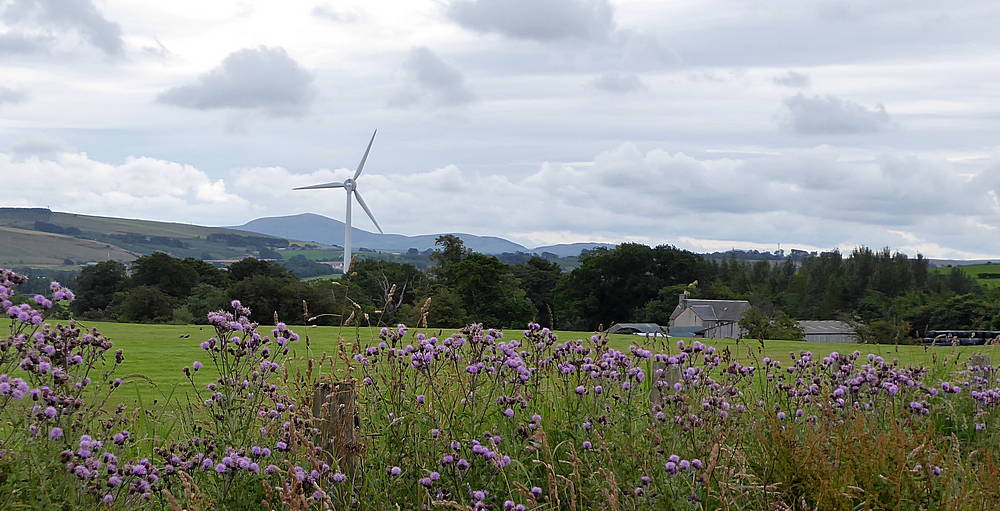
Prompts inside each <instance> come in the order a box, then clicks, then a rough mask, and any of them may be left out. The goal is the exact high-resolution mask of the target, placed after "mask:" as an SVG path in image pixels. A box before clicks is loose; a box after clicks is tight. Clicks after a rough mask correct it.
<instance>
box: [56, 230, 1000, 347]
mask: <svg viewBox="0 0 1000 511" xmlns="http://www.w3.org/2000/svg"><path fill="white" fill-rule="evenodd" d="M431 257H432V259H433V263H434V264H433V266H431V267H430V268H429V269H427V270H422V269H418V268H416V267H414V266H411V265H408V264H403V263H399V262H390V261H376V260H362V261H357V262H355V263H354V264H353V265H352V268H351V272H350V274H348V275H346V276H344V277H343V278H342V279H340V280H338V281H325V280H317V281H303V280H301V279H300V278H298V276H297V275H296V274H295V273H293V272H292V271H290V270H289V268H287V267H285V266H282V265H280V264H278V263H274V262H269V261H262V260H258V259H252V258H248V259H244V260H242V261H239V262H237V263H234V264H232V265H230V267H229V268H228V269H220V268H216V267H215V266H212V265H211V264H209V263H206V262H204V261H200V260H197V259H191V258H188V259H177V258H173V257H170V256H169V255H166V254H163V253H156V254H153V255H149V256H144V257H140V258H139V259H138V260H136V261H135V262H134V263H133V266H132V268H131V270H130V271H126V268H125V266H123V265H122V264H120V263H116V262H110V261H109V262H103V263H99V264H97V265H94V266H91V267H88V268H86V269H84V270H83V271H82V272H81V273H80V275H79V277H78V278H77V282H76V288H77V291H78V292H77V296H78V299H77V301H76V302H75V303H74V305H73V307H74V313H76V314H78V315H80V316H82V317H91V318H102V319H112V320H120V321H172V322H197V321H199V320H201V318H204V316H205V314H206V313H207V312H208V311H210V310H214V309H218V308H221V307H223V306H225V305H226V304H227V303H228V302H229V301H230V300H232V299H240V300H241V301H242V302H243V303H245V304H247V305H249V306H250V307H251V308H252V309H253V310H254V311H255V312H254V313H255V314H257V315H258V316H259V317H257V318H256V319H257V320H258V321H261V322H271V321H273V316H274V314H275V313H276V314H277V315H278V317H279V318H280V319H281V320H282V321H285V322H288V323H302V322H307V321H311V322H315V323H319V324H342V323H347V322H350V323H352V324H393V323H397V322H405V323H411V324H426V325H428V326H434V327H457V326H462V325H464V324H467V323H469V322H479V323H483V324H486V325H491V326H501V327H520V326H523V325H524V324H526V323H528V322H529V321H535V322H538V323H541V324H542V325H545V326H549V327H554V328H560V329H571V330H594V329H597V328H599V327H600V326H602V325H603V326H605V327H606V326H609V325H611V324H613V323H615V322H628V321H640V322H655V323H660V324H666V323H667V322H668V321H669V317H670V313H671V312H672V311H673V309H674V308H675V307H676V305H677V302H678V295H681V294H686V295H688V296H690V297H692V298H710V299H745V300H749V301H750V302H751V304H752V305H753V306H754V312H753V314H754V316H753V317H754V318H755V321H758V322H760V321H762V320H761V319H760V318H764V319H763V321H764V323H765V324H772V325H774V327H775V328H776V329H777V330H775V332H776V334H775V335H781V334H780V332H784V331H792V330H791V328H792V327H791V326H790V325H792V326H793V325H794V321H792V319H841V320H847V321H854V322H857V323H859V324H863V325H865V327H864V328H865V330H864V334H865V335H869V336H872V337H873V338H876V339H878V340H882V341H887V340H890V339H892V338H896V339H897V340H899V339H903V338H907V339H908V338H913V337H917V336H922V335H924V333H926V332H927V331H928V330H930V329H1000V307H998V306H1000V291H998V290H996V289H983V288H981V287H979V286H978V285H977V284H976V282H975V281H974V280H972V279H970V278H969V277H968V276H967V275H966V274H964V273H962V272H961V271H959V270H958V269H957V268H956V269H953V270H952V271H950V272H945V273H938V272H934V271H931V270H930V268H929V265H928V261H927V259H925V258H923V257H922V256H920V255H917V256H916V257H913V258H911V257H908V256H906V255H905V254H901V253H893V252H891V251H889V250H888V249H885V250H881V251H874V250H871V249H869V248H864V247H862V248H858V249H856V250H854V251H852V252H851V253H850V254H847V255H844V254H841V253H840V252H836V251H834V252H826V253H821V254H816V255H810V256H807V257H805V258H800V259H799V260H793V259H792V258H786V259H784V260H760V261H756V262H747V261H744V260H738V259H736V258H728V259H722V260H717V259H712V258H707V257H703V256H701V255H699V254H695V253H693V252H690V251H687V250H682V249H678V248H676V247H672V246H668V245H661V246H656V247H649V246H645V245H641V244H635V243H625V244H622V245H619V246H617V247H615V248H612V249H606V248H601V249H596V250H592V251H587V252H584V253H583V254H582V255H581V256H580V265H579V266H578V267H577V268H575V269H573V270H572V271H569V272H563V271H562V270H561V268H560V267H559V265H557V264H555V263H554V262H552V261H551V260H549V259H546V258H543V257H530V258H528V259H526V260H524V259H522V260H520V261H519V262H518V263H517V264H508V263H506V262H504V261H502V260H501V259H500V258H497V257H494V256H490V255H485V254H480V253H476V252H472V251H470V250H468V249H467V248H466V247H465V246H464V244H463V243H462V240H461V239H459V238H458V237H456V236H452V235H444V236H441V237H439V238H438V240H437V250H435V251H434V252H433V254H432V255H431ZM297 262H299V263H301V262H302V261H297ZM292 266H293V267H295V265H294V264H293V265H292ZM302 270H303V271H307V270H308V268H302ZM300 273H302V272H300ZM310 318H315V319H312V320H310Z"/></svg>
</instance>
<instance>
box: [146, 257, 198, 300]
mask: <svg viewBox="0 0 1000 511" xmlns="http://www.w3.org/2000/svg"><path fill="white" fill-rule="evenodd" d="M197 284H198V272H197V270H196V269H195V268H193V267H192V266H191V265H189V264H185V263H184V261H182V260H180V259H176V258H173V257H170V256H169V255H167V254H164V253H163V252H156V253H154V254H151V255H148V256H142V257H140V258H138V259H136V260H135V263H134V266H133V270H132V277H131V278H130V285H132V286H152V287H155V288H158V289H159V290H160V291H163V292H164V293H166V294H168V295H170V296H172V297H174V298H185V297H187V295H188V294H190V293H191V289H192V288H194V286H196V285H197Z"/></svg>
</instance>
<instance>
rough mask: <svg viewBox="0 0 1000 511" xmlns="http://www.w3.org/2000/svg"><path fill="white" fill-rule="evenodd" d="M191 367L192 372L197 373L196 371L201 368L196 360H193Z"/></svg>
mask: <svg viewBox="0 0 1000 511" xmlns="http://www.w3.org/2000/svg"><path fill="white" fill-rule="evenodd" d="M191 367H193V368H194V370H195V371H197V370H198V369H201V367H202V366H201V362H198V361H197V360H195V361H194V363H193V364H191Z"/></svg>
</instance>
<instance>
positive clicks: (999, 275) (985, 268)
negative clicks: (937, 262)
mask: <svg viewBox="0 0 1000 511" xmlns="http://www.w3.org/2000/svg"><path fill="white" fill-rule="evenodd" d="M954 268H958V269H959V270H961V271H962V272H963V273H965V274H966V275H968V276H970V277H972V278H973V279H975V280H976V282H978V283H979V285H980V286H983V287H996V286H1000V264H971V265H968V266H955V267H954ZM951 270H952V268H935V269H933V270H931V271H933V272H936V273H948V272H950V271H951ZM980 274H995V275H996V277H994V278H980V277H979V275H980Z"/></svg>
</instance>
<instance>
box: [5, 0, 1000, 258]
mask: <svg viewBox="0 0 1000 511" xmlns="http://www.w3.org/2000/svg"><path fill="white" fill-rule="evenodd" d="M998 25H1000V3H997V2H995V1H976V0H968V1H963V2H941V1H939V0H933V1H932V0H905V1H903V0H881V1H878V2H870V1H837V0H830V1H804V0H768V1H746V0H732V1H726V0H691V1H688V0H678V1H664V0H426V1H425V0H400V1H389V0H365V1H353V0H343V1H336V0H326V1H324V0H294V1H287V2H274V1H249V0H243V1H228V0H213V1H212V2H204V1H202V0H197V1H196V0H171V1H169V2H163V1H146V0H0V182H2V183H3V186H2V187H0V190H2V192H0V207H2V206H7V207H11V206H17V207H22V206H32V207H49V208H52V209H53V210H58V211H68V212H74V213H85V214H97V215H109V216H119V217H128V218H142V219H150V220H164V221H176V222H189V223H197V224H201V225H238V224H242V223H244V222H247V221H249V220H251V219H254V218H258V217H262V216H279V215H289V214H297V213H307V212H308V213H318V214H322V215H326V216H329V217H331V218H336V219H340V220H342V219H343V218H344V206H345V197H346V194H345V193H344V192H343V191H342V190H308V191H292V190H291V189H292V188H294V187H296V186H304V185H310V184H315V183H322V182H328V181H338V180H342V179H343V178H345V177H348V176H349V175H350V174H351V173H352V172H353V170H354V168H355V167H356V166H357V164H358V161H359V160H360V158H361V155H362V153H363V152H364V148H365V145H366V144H367V143H368V139H369V138H370V137H371V134H372V132H373V130H375V129H378V130H379V131H378V135H377V137H376V139H375V143H374V146H373V148H372V152H371V156H370V157H369V159H368V162H367V164H366V167H365V171H364V173H363V174H362V176H361V177H360V179H359V181H358V186H359V191H360V192H361V193H362V194H363V197H364V199H365V201H366V202H367V204H368V205H369V206H370V207H371V209H372V211H373V212H374V214H375V216H376V218H377V219H378V221H379V224H381V226H382V228H383V229H384V230H385V231H386V232H394V233H401V234H411V235H412V234H428V233H438V232H467V233H472V234H480V235H493V236H502V237H505V238H508V239H510V240H512V241H516V242H519V243H522V244H524V245H526V246H529V247H533V246H537V245H543V244H551V243H565V242H579V241H598V242H621V241H637V242H641V243H646V244H660V243H668V244H672V245H676V246H679V247H682V248H688V249H693V250H698V251H713V250H728V249H730V248H734V247H735V248H756V249H763V250H775V249H777V248H778V246H779V244H780V246H781V247H782V248H785V249H788V248H793V247H799V248H805V249H808V250H826V249H832V248H840V249H842V250H850V249H851V248H852V247H855V246H858V245H867V246H871V247H875V248H880V247H891V248H892V249H895V250H900V251H903V252H906V253H909V254H911V255H912V254H915V253H918V252H919V253H922V254H924V255H926V256H928V257H935V258H955V259H973V258H990V257H997V256H1000V232H998V227H1000V138H998V134H1000V87H998V86H997V85H998V80H1000V60H998V59H997V58H996V55H997V54H998V52H1000V31H998V30H996V29H995V27H996V26H998ZM355 212H356V213H355V216H354V218H355V221H354V225H355V226H356V227H359V228H362V229H367V230H374V226H373V225H372V224H371V222H370V221H369V220H368V219H367V218H364V217H363V216H358V215H357V213H358V212H359V211H358V210H357V209H355Z"/></svg>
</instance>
